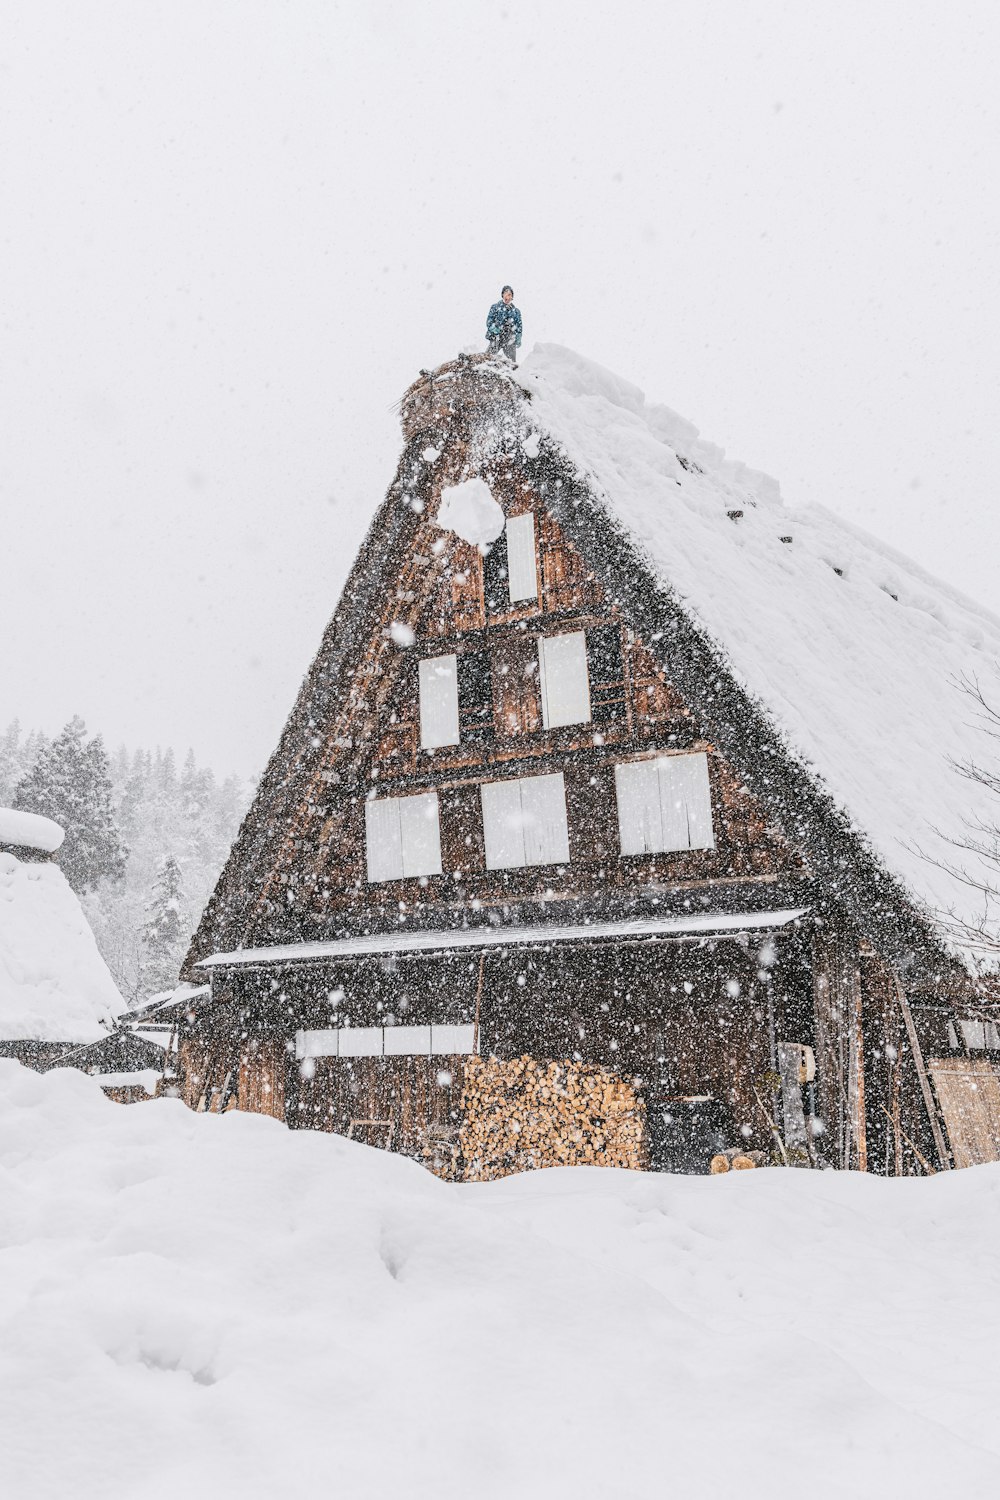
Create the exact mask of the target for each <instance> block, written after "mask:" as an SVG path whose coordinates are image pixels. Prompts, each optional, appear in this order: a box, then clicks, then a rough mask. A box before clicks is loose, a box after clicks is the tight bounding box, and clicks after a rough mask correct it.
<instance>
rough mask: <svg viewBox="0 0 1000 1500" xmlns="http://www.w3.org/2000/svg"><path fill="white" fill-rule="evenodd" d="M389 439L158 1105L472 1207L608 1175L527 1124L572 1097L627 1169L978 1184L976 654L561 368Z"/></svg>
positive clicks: (594, 1153) (954, 622) (866, 557)
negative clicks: (370, 1143) (273, 1131)
mask: <svg viewBox="0 0 1000 1500" xmlns="http://www.w3.org/2000/svg"><path fill="white" fill-rule="evenodd" d="M401 410H402V421H403V429H404V436H405V444H406V445H405V449H404V452H403V455H402V459H401V461H400V465H399V469H398V472H397V474H396V478H395V480H394V481H393V483H392V485H391V487H390V489H389V492H388V495H387V497H386V499H385V501H384V503H383V504H382V506H381V508H380V510H379V512H378V514H377V516H376V518H375V520H374V521H373V523H372V527H371V529H370V532H369V535H368V537H367V539H366V541H365V543H364V545H363V547H362V549H361V552H360V554H359V556H358V558H357V560H356V563H355V565H354V568H353V570H352V573H351V575H350V578H349V580H348V582H347V585H346V587H345V589H344V593H343V596H342V598H341V601H340V603H339V605H338V607H337V609H336V612H335V614H334V616H333V619H332V620H331V622H330V625H329V627H328V629H327V631H326V633H325V635H324V638H323V641H322V644H321V646H320V650H319V653H318V655H317V657H316V659H315V661H314V663H313V665H312V668H311V669H310V671H309V673H308V675H307V677H306V679H305V682H304V683H303V687H302V689H301V692H300V694H299V698H298V701H297V703H296V704H295V707H294V709H293V711H292V714H291V717H290V719H289V721H288V724H287V726H286V729H285V731H284V734H283V735H282V738H281V741H280V743H279V745H278V747H277V749H276V751H275V753H274V756H273V757H272V759H271V761H270V763H269V765H268V767H267V770H266V772H265V775H264V777H263V779H262V782H261V785H260V788H259V790H258V794H257V797H256V799H255V801H254V804H253V806H252V808H251V810H250V812H249V814H248V816H247V818H246V820H245V822H244V824H243V826H242V828H241V830H240V833H239V835H238V837H237V840H236V842H235V844H234V847H233V850H232V853H231V855H230V858H229V861H228V863H227V865H226V867H225V870H224V871H223V874H222V876H221V878H220V880H219V883H218V886H217V888H216V891H215V893H214V895H213V897H212V899H211V901H210V902H209V905H208V907H207V908H206V911H205V914H204V916H203V918H202V921H201V924H200V926H199V928H198V931H197V933H196V934H195V937H194V940H193V944H192V947H191V951H190V953H189V956H188V960H187V964H186V968H185V977H186V979H187V980H188V981H189V982H190V983H192V984H193V985H204V984H205V983H206V981H207V983H208V985H209V989H208V991H207V992H203V993H202V994H201V995H200V996H199V997H198V999H197V1000H196V1001H192V1010H191V1016H192V1020H191V1024H190V1025H189V1026H188V1028H187V1034H186V1040H185V1042H184V1046H183V1048H182V1051H183V1050H184V1049H186V1054H185V1055H186V1058H187V1068H188V1075H189V1076H188V1083H187V1085H186V1089H187V1097H188V1098H189V1101H190V1102H191V1103H192V1104H195V1105H196V1106H198V1105H200V1106H201V1107H224V1106H225V1105H226V1104H227V1103H228V1102H229V1101H230V1100H231V1099H233V1098H237V1099H238V1100H239V1102H240V1104H241V1105H242V1106H243V1107H247V1108H257V1109H265V1110H266V1111H267V1112H269V1113H272V1114H277V1115H279V1116H282V1117H284V1118H285V1119H287V1121H288V1123H289V1124H292V1125H312V1126H319V1127H322V1128H327V1129H333V1130H339V1131H344V1132H346V1133H349V1134H354V1135H359V1136H363V1137H364V1138H366V1139H370V1140H377V1141H380V1142H382V1143H384V1144H392V1145H393V1146H395V1147H397V1148H398V1149H402V1150H407V1151H410V1152H412V1153H413V1154H419V1153H421V1152H423V1153H424V1154H425V1155H426V1154H427V1153H428V1150H429V1143H430V1145H431V1146H433V1147H434V1152H436V1151H437V1144H439V1143H440V1141H441V1140H442V1139H448V1138H450V1139H451V1142H452V1157H453V1160H456V1161H457V1162H458V1164H459V1169H460V1170H465V1171H466V1172H467V1173H469V1172H471V1173H472V1174H473V1175H475V1174H477V1173H478V1174H479V1175H489V1173H490V1172H491V1171H494V1170H495V1171H502V1170H509V1169H510V1167H511V1166H512V1165H513V1166H517V1165H523V1164H531V1163H532V1162H534V1163H535V1164H542V1163H544V1162H545V1161H548V1160H553V1159H558V1160H574V1159H586V1160H605V1159H614V1160H622V1159H623V1158H622V1157H621V1155H620V1154H618V1155H614V1154H613V1153H612V1154H611V1155H610V1156H609V1155H608V1151H609V1150H610V1146H609V1143H610V1142H611V1140H612V1137H613V1136H614V1128H613V1122H612V1121H611V1120H610V1117H609V1118H604V1116H601V1117H600V1118H597V1117H596V1116H594V1113H593V1109H591V1111H590V1116H588V1119H589V1121H590V1123H589V1124H588V1123H587V1122H586V1121H582V1120H581V1119H580V1118H577V1117H573V1116H572V1110H569V1114H568V1115H565V1111H564V1115H565V1119H564V1125H565V1130H564V1135H565V1137H566V1138H565V1140H563V1141H562V1143H561V1144H560V1141H559V1140H558V1139H557V1137H558V1136H559V1129H560V1128H562V1127H560V1126H558V1124H557V1125H555V1126H554V1125H553V1124H552V1121H551V1120H550V1119H548V1117H547V1115H548V1113H551V1111H550V1110H549V1104H551V1103H552V1101H553V1100H555V1101H556V1102H558V1103H559V1108H560V1109H562V1108H563V1103H564V1102H565V1100H566V1099H571V1100H572V1099H574V1098H577V1097H579V1098H582V1097H583V1093H584V1092H586V1088H585V1087H584V1085H585V1084H586V1087H587V1088H589V1087H590V1086H591V1083H593V1078H594V1076H597V1075H599V1078H600V1080H603V1082H601V1084H600V1087H602V1088H604V1090H605V1094H604V1096H602V1097H606V1098H611V1097H612V1094H614V1097H615V1098H616V1099H618V1104H616V1105H615V1108H616V1109H618V1110H619V1113H621V1112H622V1111H624V1114H625V1115H627V1116H628V1117H629V1119H630V1121H631V1122H632V1124H633V1125H634V1123H635V1121H636V1120H639V1121H642V1120H644V1121H645V1125H644V1130H643V1139H644V1144H643V1148H642V1152H641V1153H640V1156H641V1159H642V1161H643V1162H649V1163H650V1164H652V1165H654V1166H672V1167H682V1168H688V1169H696V1170H697V1169H703V1168H704V1167H705V1166H706V1165H707V1162H708V1160H709V1158H710V1157H711V1156H712V1153H713V1151H714V1150H715V1149H716V1148H718V1147H726V1146H728V1147H733V1146H737V1145H739V1144H740V1143H741V1142H742V1143H743V1144H744V1145H745V1146H747V1148H748V1149H749V1148H754V1147H756V1148H758V1149H764V1150H767V1149H770V1148H771V1147H772V1146H773V1145H774V1144H775V1142H776V1141H777V1139H778V1137H780V1138H781V1146H780V1147H779V1149H782V1148H783V1149H784V1150H786V1151H787V1152H788V1153H789V1154H793V1153H794V1154H795V1155H796V1156H797V1157H799V1158H800V1159H802V1160H806V1159H811V1160H813V1161H814V1162H815V1161H823V1162H825V1163H827V1164H831V1165H835V1166H841V1167H846V1166H854V1167H859V1168H861V1169H867V1170H871V1171H876V1172H881V1173H887V1174H899V1173H907V1172H914V1171H922V1170H927V1169H928V1168H930V1167H932V1166H934V1165H939V1164H940V1165H952V1164H958V1165H961V1164H964V1163H966V1162H969V1161H975V1160H981V1159H988V1158H991V1157H993V1156H994V1155H996V1154H997V1148H998V1146H1000V1082H998V1072H997V1063H996V1058H997V1056H998V1049H997V1047H996V1045H995V1044H996V1043H997V1040H998V1034H997V1032H996V1029H995V1026H994V1023H993V1017H992V1012H991V1010H990V1008H989V1003H990V1002H989V993H990V991H989V988H988V986H985V985H984V981H983V979H982V972H983V969H984V966H987V967H988V961H987V958H984V955H983V954H982V953H981V952H979V951H976V949H975V944H974V943H970V942H969V941H966V942H962V941H959V940H958V939H956V936H955V932H956V923H957V924H959V926H960V927H962V928H963V929H964V931H965V933H966V936H968V933H969V932H970V931H974V930H975V928H976V926H977V924H978V922H979V919H980V912H979V908H978V905H977V901H978V896H977V892H976V889H975V886H976V882H977V881H978V880H980V879H981V878H985V879H987V880H988V878H989V870H988V869H986V870H984V869H982V868H981V867H978V866H977V864H976V862H975V860H974V857H973V856H971V855H969V854H968V853H967V852H965V851H963V850H961V849H959V848H958V847H957V845H958V844H960V843H961V842H962V840H963V838H964V837H966V836H967V834H968V831H969V828H970V826H971V825H972V824H974V823H975V822H976V821H977V820H978V821H980V822H987V823H988V822H990V821H991V820H992V818H993V809H992V808H991V807H990V806H989V803H988V793H987V792H986V790H985V789H984V788H983V786H982V785H981V784H978V783H976V782H974V781H970V780H968V779H967V778H965V777H963V776H962V775H961V773H960V770H959V769H957V767H958V766H960V765H961V764H962V763H965V762H969V761H973V762H979V763H981V762H982V761H983V760H984V758H986V757H987V756H988V755H989V753H990V749H991V742H990V741H989V739H988V736H987V735H986V734H985V733H984V731H983V729H982V728H981V727H980V726H979V725H977V723H976V721H975V715H974V714H973V713H971V712H970V708H969V704H968V702H967V700H966V699H964V698H963V696H962V693H961V691H960V683H961V681H962V680H963V678H964V679H966V680H971V679H975V680H977V681H978V682H979V683H980V685H981V687H982V688H983V689H984V691H985V692H986V694H987V697H988V698H989V696H990V695H991V694H993V693H995V694H996V698H997V700H998V701H1000V682H998V678H997V667H996V663H997V661H998V659H1000V622H998V621H997V620H996V619H995V618H994V617H993V616H992V615H990V614H989V613H988V612H987V611H986V610H984V609H981V608H979V607H978V606H976V605H975V604H972V603H970V602H969V601H968V600H966V599H964V598H962V597H961V596H959V595H958V594H956V593H955V592H954V591H952V590H950V589H949V588H947V587H946V586H944V585H942V584H941V583H939V582H937V581H935V580H934V579H932V578H931V577H929V576H928V575H927V574H926V573H924V572H923V571H922V570H921V569H919V568H917V567H915V566H914V565H913V564H911V563H909V562H908V561H906V559H905V558H903V557H902V556H900V555H899V554H897V553H895V552H893V551H892V550H891V549H889V548H887V547H885V546H883V545H882V544H880V543H877V542H875V541H874V540H873V539H872V538H870V537H868V536H866V535H864V534H863V533H861V532H859V531H857V530H855V529H854V528H852V527H851V526H848V525H846V524H845V523H844V522H842V521H840V520H838V519H837V518H836V517H835V516H834V515H832V514H830V513H828V512H826V511H824V510H821V509H819V508H817V507H805V508H795V509H793V508H790V507H787V506H785V505H784V504H783V503H782V501H781V499H780V496H779V493H778V490H777V486H776V485H775V484H774V482H773V481H771V480H769V479H767V478H766V477H765V476H763V475H760V474H756V473H753V472H751V471H749V470H747V469H745V468H744V467H743V466H741V465H738V464H733V463H730V462H727V461H726V460H725V459H724V456H723V455H722V454H721V453H720V452H719V451H718V450H717V449H714V448H712V447H711V446H710V445H709V444H707V443H705V442H703V441H702V440H701V439H700V438H699V437H698V434H697V432H696V430H695V429H694V428H693V427H692V426H691V425H690V424H688V423H686V422H684V421H683V420H682V419H680V418H678V417H677V416H676V415H675V414H674V413H672V412H671V411H669V410H668V409H667V408H665V407H659V406H650V405H648V404H647V403H646V402H645V401H644V398H643V396H642V394H641V393H640V392H639V391H638V390H636V389H635V388H634V387H633V386H630V385H628V384H627V383H626V382H624V381H622V380H620V379H618V378H617V377H616V376H614V375H612V374H610V373H609V372H607V371H605V370H603V369H600V368H599V367H597V366H595V365H593V364H590V363H588V362H587V361H585V360H583V359H581V358H580V357H578V356H576V355H574V354H572V353H570V352H569V351H567V350H564V349H559V348H556V347H551V346H550V347H545V348H542V349H540V350H536V352H535V354H534V355H533V356H532V357H531V359H530V360H529V361H528V363H527V364H526V366H524V367H523V369H522V370H521V371H518V372H513V371H511V370H509V369H508V368H507V367H506V366H504V365H503V364H502V363H499V362H497V361H495V360H489V359H484V360H478V359H475V358H463V359H460V360H458V361H456V362H455V363H454V364H451V365H446V366H444V367H442V368H441V369H439V370H437V371H435V372H433V373H425V374H423V375H422V376H421V378H420V379H419V380H418V381H417V382H416V383H415V384H414V385H413V386H412V387H411V388H410V390H409V391H408V392H407V394H406V396H405V397H404V399H403V403H402V408H401ZM487 1059H493V1060H494V1061H493V1062H488V1061H487ZM518 1059H522V1060H523V1062H522V1063H518V1062H517V1060H518ZM550 1064H551V1068H550V1071H549V1072H548V1073H546V1074H545V1076H544V1077H542V1075H541V1074H539V1073H538V1068H539V1067H542V1068H543V1071H544V1067H545V1066H548V1065H550ZM532 1067H534V1068H535V1074H533V1075H532V1077H533V1078H534V1083H533V1084H532V1089H533V1090H534V1092H532V1093H531V1097H530V1099H528V1096H527V1094H526V1093H525V1089H526V1087H527V1085H526V1083H525V1080H526V1078H527V1077H528V1076H529V1074H530V1072H531V1068H532ZM491 1068H492V1070H493V1071H492V1073H491V1071H490V1070H491ZM588 1068H589V1069H591V1070H592V1071H591V1075H590V1077H591V1083H587V1081H586V1070H587V1069H588ZM505 1069H506V1071H505ZM518 1069H520V1070H521V1071H520V1072H518ZM526 1070H527V1071H526ZM593 1070H597V1073H596V1075H595V1074H594V1072H593ZM611 1080H617V1084H618V1085H620V1087H621V1090H624V1091H625V1096H627V1097H626V1104H627V1106H628V1107H626V1105H622V1103H621V1099H622V1097H623V1096H622V1095H621V1093H620V1092H619V1093H618V1094H615V1093H614V1089H613V1088H612V1089H611V1092H610V1093H609V1092H608V1090H609V1088H611ZM595 1087H596V1085H595ZM505 1090H506V1094H505ZM581 1090H582V1091H583V1092H581ZM505 1097H506V1099H507V1101H508V1106H509V1107H507V1113H506V1116H505V1103H504V1100H505ZM526 1099H527V1100H528V1102H527V1103H526ZM545 1101H549V1102H548V1104H547V1103H546V1102H545ZM628 1101H631V1103H630V1104H629V1103H628ZM588 1108H590V1106H588ZM609 1108H610V1106H609ZM484 1112H485V1114H487V1115H488V1116H489V1118H488V1120H486V1121H485V1123H484V1118H483V1116H484ZM557 1113H558V1111H557ZM584 1113H586V1111H584ZM542 1116H546V1119H545V1120H544V1121H543V1122H542V1123H541V1124H540V1123H539V1121H540V1120H541V1118H542ZM630 1128H631V1126H630ZM528 1140H530V1141H534V1142H535V1143H536V1144H535V1146H529V1147H525V1146H524V1142H525V1141H528ZM490 1141H492V1142H493V1145H492V1146H490V1145H489V1142H490ZM484 1142H485V1143H486V1144H484ZM498 1142H499V1143H500V1144H497V1143H498ZM574 1142H575V1143H576V1144H575V1145H574ZM581 1142H582V1145H581V1144H580V1143H581ZM435 1143H437V1144H435ZM470 1143H472V1144H471V1145H470ZM578 1147H579V1149H577V1148H578ZM473 1151H474V1152H476V1153H478V1155H476V1157H475V1160H471V1159H470V1153H472V1152H473ZM491 1152H492V1156H491V1155H490V1153H491ZM574 1152H575V1153H576V1154H574ZM553 1153H554V1154H553ZM432 1154H433V1153H432ZM486 1158H488V1159H486ZM625 1159H627V1160H636V1161H638V1159H639V1158H638V1157H635V1156H633V1157H628V1156H626V1158H625Z"/></svg>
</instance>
